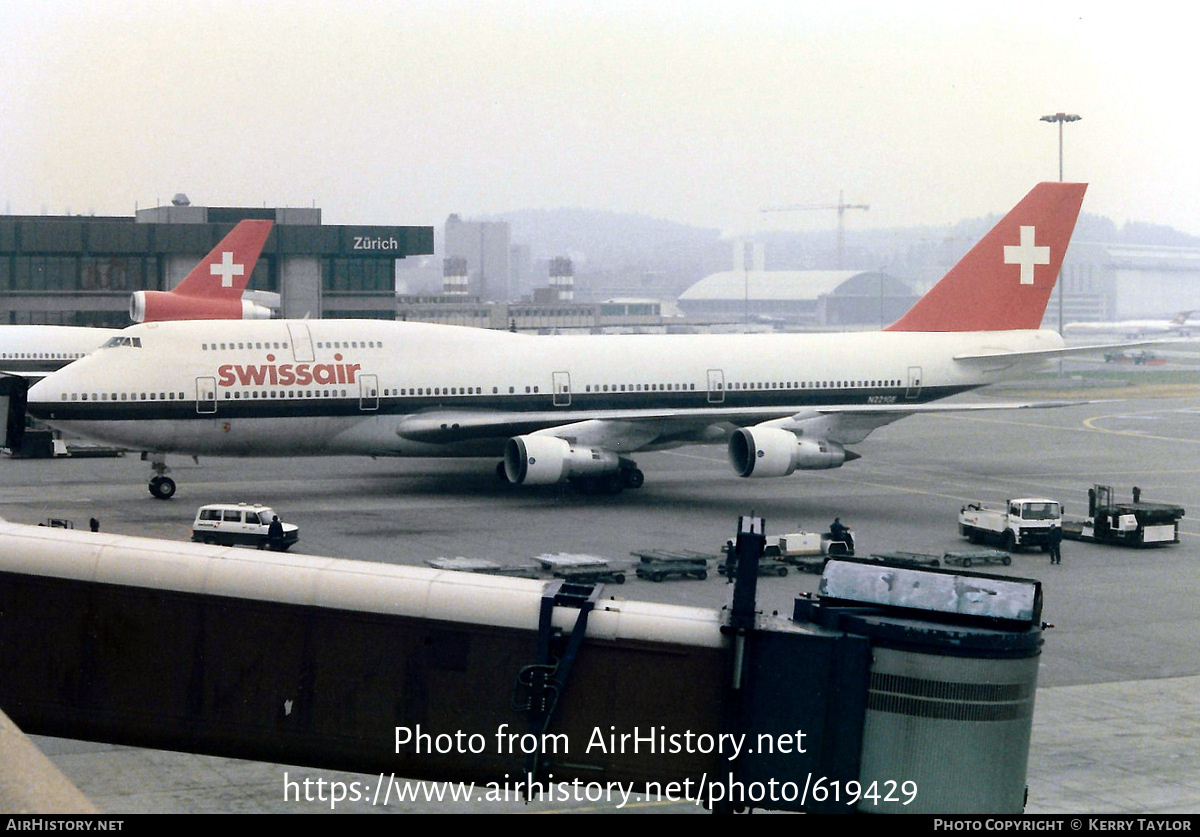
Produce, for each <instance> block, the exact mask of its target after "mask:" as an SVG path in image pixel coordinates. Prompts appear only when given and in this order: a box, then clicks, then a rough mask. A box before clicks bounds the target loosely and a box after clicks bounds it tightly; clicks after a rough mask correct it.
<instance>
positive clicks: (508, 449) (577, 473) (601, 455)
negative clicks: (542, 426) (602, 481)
mask: <svg viewBox="0 0 1200 837" xmlns="http://www.w3.org/2000/svg"><path fill="white" fill-rule="evenodd" d="M620 467H621V460H620V457H618V456H617V455H616V454H615V453H613V452H612V451H610V450H601V449H598V448H577V447H574V446H572V445H571V443H570V442H568V441H567V440H566V439H559V438H558V437H557V436H514V437H513V438H511V439H509V440H508V442H507V443H506V444H505V445H504V476H505V477H506V478H507V479H508V481H509V482H511V483H513V484H514V485H521V484H525V485H551V484H553V483H556V482H562V481H563V480H566V479H569V478H571V477H582V476H594V475H596V474H607V473H612V472H614V471H617V470H620Z"/></svg>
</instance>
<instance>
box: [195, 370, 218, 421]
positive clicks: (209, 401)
mask: <svg viewBox="0 0 1200 837" xmlns="http://www.w3.org/2000/svg"><path fill="white" fill-rule="evenodd" d="M216 411H217V379H216V378H213V377H207V376H205V377H200V378H197V379H196V412H197V413H200V414H202V415H203V414H205V413H215V412H216Z"/></svg>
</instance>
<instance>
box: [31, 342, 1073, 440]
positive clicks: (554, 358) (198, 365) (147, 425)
mask: <svg viewBox="0 0 1200 837" xmlns="http://www.w3.org/2000/svg"><path fill="white" fill-rule="evenodd" d="M118 333H119V334H121V335H126V336H128V337H130V340H128V341H125V343H126V345H118V346H110V347H108V348H105V349H103V350H101V351H98V352H96V353H94V354H92V355H90V356H88V357H86V358H84V359H82V360H80V361H78V362H76V363H74V364H72V365H71V366H69V367H67V368H64V369H63V370H61V371H60V372H58V373H55V374H54V375H52V376H50V377H48V378H46V379H44V380H43V381H41V382H40V383H38V384H37V385H35V386H34V387H33V388H32V389H31V390H30V392H29V411H30V413H31V414H33V415H34V416H36V417H38V418H41V419H43V420H45V421H46V422H48V423H49V424H51V425H53V426H57V427H60V428H62V429H63V430H68V431H71V432H74V433H78V434H80V435H83V436H85V437H90V438H93V439H96V440H98V441H103V442H106V443H109V444H115V445H120V446H125V447H129V448H132V449H137V450H146V451H154V452H162V453H172V452H174V453H186V454H220V455H241V456H294V455H313V454H370V455H396V456H430V455H494V454H496V453H498V451H499V449H500V448H501V447H502V445H503V442H504V440H505V439H506V438H508V437H510V436H513V435H516V434H518V433H528V432H537V431H538V430H543V429H547V428H552V427H562V426H563V425H569V424H572V423H575V422H584V421H589V420H592V421H601V422H627V423H639V427H642V428H647V429H646V430H645V432H643V433H642V434H641V435H640V436H638V437H637V439H638V440H640V441H637V440H635V441H630V443H629V444H630V445H631V447H630V449H631V450H634V449H639V448H648V447H654V446H659V447H662V446H667V445H668V444H680V443H688V442H693V441H716V440H717V439H718V438H720V435H721V434H720V433H719V432H718V430H717V429H715V428H718V426H724V427H726V428H727V427H730V426H736V425H748V424H756V423H758V422H761V421H767V420H771V419H777V418H784V417H787V416H792V415H796V414H797V413H802V412H803V411H805V410H807V409H813V408H818V407H827V406H831V405H868V404H870V405H888V404H894V405H896V406H897V407H898V408H903V407H904V406H905V405H906V404H907V405H915V404H920V403H924V402H928V401H931V400H935V399H938V398H943V397H945V396H948V395H952V394H955V393H958V392H962V391H965V390H969V389H973V388H976V387H979V386H981V385H984V384H987V383H991V382H993V381H995V380H998V379H1001V378H1004V377H1008V376H1011V375H1013V374H1015V373H1019V372H1023V371H1025V370H1027V369H1028V368H1030V367H1031V366H1032V367H1036V366H1037V365H1040V361H1031V360H1025V361H1017V360H1014V359H1004V360H997V362H996V363H995V364H994V365H993V366H992V367H991V368H987V367H985V366H982V365H981V364H979V363H978V362H976V363H959V362H956V361H955V360H954V357H955V356H957V355H979V354H988V353H992V352H995V353H1001V352H1014V351H1040V350H1046V349H1055V348H1059V347H1061V345H1062V342H1061V339H1060V338H1059V336H1058V335H1057V334H1055V333H1054V332H1051V331H1008V332H995V331H993V332H945V333H919V332H870V333H848V334H798V335H774V334H772V335H759V334H752V335H605V336H548V337H535V336H529V335H520V334H512V333H508V332H498V331H487V330H481V329H473V328H462V327H456V326H440V325H430V324H423V323H404V322H390V321H372V320H314V321H308V320H302V321H301V320H291V321H289V320H274V321H269V322H261V321H260V322H254V321H194V322H181V323H148V324H142V325H136V326H131V327H129V328H127V329H124V330H123V331H121V332H118ZM655 428H657V429H655ZM632 438H633V437H631V439H632Z"/></svg>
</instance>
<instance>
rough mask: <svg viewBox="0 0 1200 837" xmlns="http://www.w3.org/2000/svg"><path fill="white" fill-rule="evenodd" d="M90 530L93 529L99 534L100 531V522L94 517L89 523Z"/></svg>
mask: <svg viewBox="0 0 1200 837" xmlns="http://www.w3.org/2000/svg"><path fill="white" fill-rule="evenodd" d="M88 528H89V529H91V530H92V531H93V532H99V531H100V521H99V520H97V519H96V518H94V517H93V518H92V519H91V520H89V521H88Z"/></svg>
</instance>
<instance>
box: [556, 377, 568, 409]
mask: <svg viewBox="0 0 1200 837" xmlns="http://www.w3.org/2000/svg"><path fill="white" fill-rule="evenodd" d="M553 390H554V406H555V407H570V406H571V373H570V372H555V373H554V382H553Z"/></svg>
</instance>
